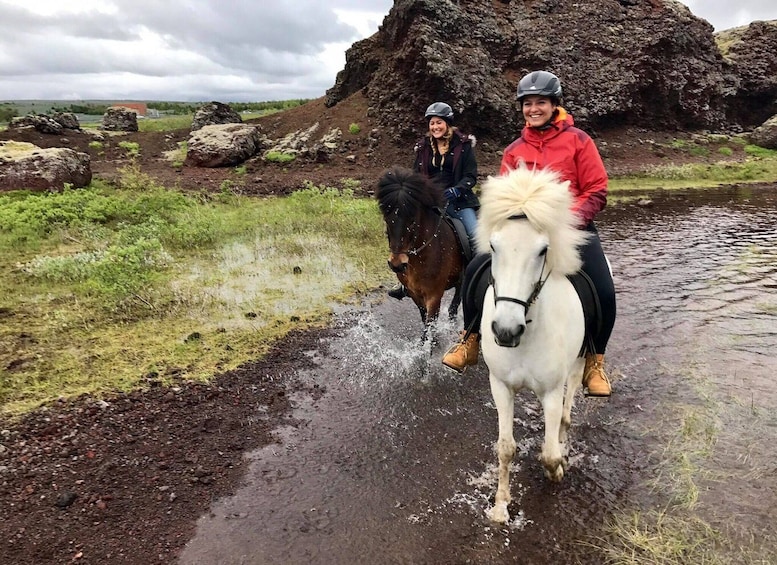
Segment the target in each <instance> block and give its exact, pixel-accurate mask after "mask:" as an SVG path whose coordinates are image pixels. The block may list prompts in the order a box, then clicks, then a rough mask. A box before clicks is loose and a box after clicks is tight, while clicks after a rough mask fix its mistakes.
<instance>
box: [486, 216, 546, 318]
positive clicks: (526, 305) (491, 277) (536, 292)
mask: <svg viewBox="0 0 777 565" xmlns="http://www.w3.org/2000/svg"><path fill="white" fill-rule="evenodd" d="M525 218H526V214H516V215H514V216H510V217H509V218H507V219H508V220H521V219H525ZM547 262H548V255H547V253H546V254H545V257H544V260H543V262H542V269H540V278H539V279H538V280H537V282H536V283H534V287H532V291H531V294H529V297H528V298H527V299H526V300H521V299H520V298H513V297H512V296H499V294H498V293H497V291H496V281H495V280H494V275H493V273H491V272H489V284H490V285H491V287H492V288H493V289H494V305H496V303H497V302H500V301H501V302H512V303H514V304H520V305H521V306H523V311H524V315H526V314H528V313H529V307H530V306H531V305H532V304H534V302H536V300H537V297H539V295H540V291H541V290H542V287H543V286H545V283H546V282H547V281H548V277H550V273H551V271H548V274H547V275H545V277H544V278H543V276H542V273H544V272H545V265H546V264H547ZM529 322H531V320H527V322H526V323H529Z"/></svg>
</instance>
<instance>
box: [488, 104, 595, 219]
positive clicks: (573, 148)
mask: <svg viewBox="0 0 777 565" xmlns="http://www.w3.org/2000/svg"><path fill="white" fill-rule="evenodd" d="M574 126H575V122H574V120H573V119H572V116H571V115H570V114H568V113H567V111H566V110H564V108H562V107H561V106H559V107H558V115H557V116H556V119H555V120H554V121H553V123H552V124H551V126H550V128H549V129H547V130H544V131H542V130H538V129H537V128H532V127H528V126H527V127H524V128H523V131H522V132H521V137H519V138H518V139H516V140H515V141H513V142H512V143H511V144H510V145H508V146H507V149H505V152H504V156H503V157H502V165H501V167H500V170H499V174H505V173H506V172H508V171H510V170H512V169H515V168H517V167H518V163H519V162H521V161H523V162H524V163H526V165H527V166H528V167H529V168H530V169H532V168H538V169H545V168H548V169H552V170H554V171H556V172H557V173H559V174H560V175H561V179H562V180H565V181H567V180H568V181H569V190H570V191H572V194H574V195H575V203H574V205H573V209H574V210H575V211H576V212H577V213H578V215H579V216H580V222H581V226H586V225H588V224H589V223H590V222H591V220H593V219H594V216H596V214H598V213H599V212H600V211H601V210H602V209H604V207H605V205H606V204H607V171H606V170H605V168H604V163H603V162H602V157H601V156H600V155H599V151H598V149H596V145H595V144H594V142H593V140H592V139H591V137H590V136H589V135H588V134H587V133H585V132H584V131H583V130H580V129H578V128H576V127H574Z"/></svg>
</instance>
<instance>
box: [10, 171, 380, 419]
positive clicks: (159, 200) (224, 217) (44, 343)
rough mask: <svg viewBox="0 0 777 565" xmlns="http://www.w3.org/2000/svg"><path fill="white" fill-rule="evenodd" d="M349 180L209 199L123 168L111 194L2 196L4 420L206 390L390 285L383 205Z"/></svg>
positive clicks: (98, 189) (99, 189) (97, 189)
mask: <svg viewBox="0 0 777 565" xmlns="http://www.w3.org/2000/svg"><path fill="white" fill-rule="evenodd" d="M348 182H349V181H344V182H343V185H344V188H333V187H316V186H313V185H308V187H307V188H306V189H304V190H300V191H298V192H296V193H294V194H293V195H292V196H289V197H286V198H265V199H250V198H243V197H241V196H237V195H235V194H234V193H233V192H229V191H225V192H224V193H222V194H220V195H217V196H216V197H215V199H214V198H213V196H209V197H207V198H206V197H204V196H203V197H200V196H199V195H197V194H183V193H180V192H177V191H174V190H168V189H165V188H163V187H160V186H157V185H155V184H154V183H153V182H152V181H151V180H150V179H149V178H148V177H145V176H144V175H143V174H142V173H140V172H139V171H138V170H137V169H136V168H134V167H129V168H127V169H125V170H124V171H123V175H122V179H121V183H120V186H119V187H116V188H113V187H110V186H106V185H103V184H101V183H99V182H95V183H93V185H92V186H90V187H89V188H86V189H80V190H70V189H66V190H64V191H62V192H61V193H27V192H10V193H6V194H4V195H2V196H0V245H2V247H3V249H5V250H8V252H4V253H3V256H2V260H1V261H2V263H0V264H2V267H3V268H2V270H1V271H0V290H1V291H2V295H3V296H4V297H5V299H4V303H3V308H2V316H3V324H2V326H0V364H2V366H3V367H10V368H11V369H10V370H7V371H6V374H5V375H4V378H3V379H2V381H0V409H1V410H2V412H4V413H6V414H19V413H22V412H24V411H26V410H28V409H30V408H32V407H34V406H37V405H39V404H41V403H44V402H47V401H50V400H52V399H55V398H58V397H60V396H64V397H69V396H77V395H79V394H82V393H85V392H87V393H92V394H94V395H97V396H99V395H101V394H105V393H108V392H110V391H116V390H131V389H135V388H141V387H142V386H143V384H144V375H147V374H149V373H154V374H158V375H160V376H161V378H162V379H163V381H164V382H168V383H171V382H174V381H175V379H181V378H185V379H200V380H205V379H208V378H210V377H212V376H213V375H214V374H217V373H219V372H221V371H224V370H226V369H229V368H232V367H236V366H237V365H239V364H241V363H243V362H246V361H248V360H251V359H256V358H258V357H261V355H262V354H263V353H264V352H266V351H267V350H268V348H269V347H270V346H271V345H272V343H273V342H274V341H275V340H276V339H278V338H280V337H282V336H283V335H285V334H286V333H287V332H288V331H289V330H290V329H292V328H294V327H299V326H305V325H316V324H323V323H325V322H326V321H327V320H328V319H329V316H330V315H331V311H332V308H333V306H334V304H336V302H338V301H342V300H350V299H352V298H351V297H353V295H354V294H355V293H356V294H358V293H359V292H363V291H366V290H368V289H369V288H374V287H375V286H377V285H378V284H380V283H381V282H382V281H384V280H385V279H386V278H388V274H387V272H386V267H385V261H384V251H385V241H384V237H383V226H382V220H381V218H380V214H379V212H378V210H377V206H376V204H375V202H374V201H373V200H368V199H364V198H356V197H354V196H353V193H352V192H351V190H350V189H348V188H345V186H347V185H348ZM193 334H198V335H200V336H201V337H200V339H198V340H187V336H190V335H193Z"/></svg>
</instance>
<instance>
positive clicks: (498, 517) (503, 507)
mask: <svg viewBox="0 0 777 565" xmlns="http://www.w3.org/2000/svg"><path fill="white" fill-rule="evenodd" d="M488 519H489V520H491V521H492V522H496V523H498V524H506V523H507V522H508V520H510V513H509V512H507V503H506V502H499V503H497V504H495V505H494V507H493V508H492V509H491V510H489V511H488Z"/></svg>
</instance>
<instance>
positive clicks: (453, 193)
mask: <svg viewBox="0 0 777 565" xmlns="http://www.w3.org/2000/svg"><path fill="white" fill-rule="evenodd" d="M444 194H445V198H446V199H447V200H454V199H456V198H458V197H459V196H461V192H459V189H458V188H456V187H455V186H451V187H450V188H446V189H445V193H444Z"/></svg>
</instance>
